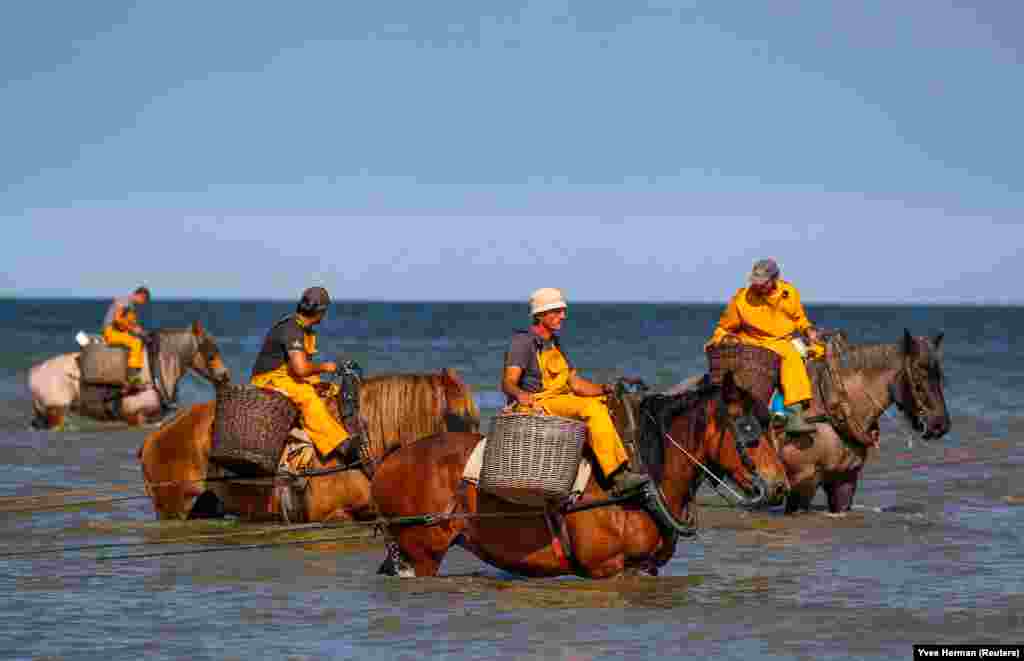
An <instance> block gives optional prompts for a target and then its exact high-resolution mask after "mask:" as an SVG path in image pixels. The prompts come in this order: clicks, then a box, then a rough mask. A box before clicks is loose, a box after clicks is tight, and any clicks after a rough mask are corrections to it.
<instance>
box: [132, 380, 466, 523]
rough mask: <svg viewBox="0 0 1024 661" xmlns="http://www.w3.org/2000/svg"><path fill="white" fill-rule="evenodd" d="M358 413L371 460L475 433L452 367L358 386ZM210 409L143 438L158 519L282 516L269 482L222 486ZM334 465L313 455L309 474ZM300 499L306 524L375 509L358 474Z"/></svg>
mask: <svg viewBox="0 0 1024 661" xmlns="http://www.w3.org/2000/svg"><path fill="white" fill-rule="evenodd" d="M359 407H360V412H361V414H362V415H363V417H364V418H366V420H367V422H368V426H367V432H368V433H367V436H368V441H369V442H368V450H369V455H370V457H371V458H372V459H379V458H381V457H382V456H383V455H384V453H385V452H387V451H389V450H391V449H394V448H397V447H399V446H400V445H402V444H403V443H408V442H410V441H412V440H414V439H416V438H420V437H422V436H426V435H430V434H436V433H438V432H441V431H448V430H457V431H476V430H477V429H478V428H479V412H478V410H477V407H476V403H475V402H474V400H473V393H472V391H471V389H470V388H469V387H468V386H467V385H466V384H465V383H463V381H462V379H461V378H460V377H459V375H458V373H457V372H455V370H452V369H445V370H443V371H442V372H441V373H440V374H422V375H420V374H400V375H388V376H376V377H371V378H368V379H366V381H364V382H363V384H362V386H361V388H360V396H359ZM214 409H215V403H214V402H212V401H211V402H205V403H203V404H196V405H194V406H192V407H191V408H190V409H189V410H188V411H185V412H184V413H182V414H181V415H179V416H178V417H177V418H175V419H174V420H172V421H170V422H168V423H167V424H166V425H164V426H163V427H161V428H160V429H158V430H157V431H155V432H153V433H152V434H150V435H149V436H147V437H146V439H145V441H143V444H142V447H141V448H139V452H138V457H139V461H140V464H141V466H142V475H143V479H144V480H145V481H146V485H147V492H148V493H149V494H150V497H151V498H152V501H153V509H154V510H155V511H156V514H157V517H158V518H161V519H173V518H184V517H187V516H192V517H208V516H216V515H220V514H223V513H231V514H237V515H238V516H240V517H242V518H246V519H260V518H279V517H280V516H281V514H282V503H281V502H280V501H281V498H282V496H287V494H288V492H287V491H282V490H280V489H274V488H273V486H271V485H270V484H267V483H266V482H267V480H262V481H261V480H241V479H239V480H229V481H225V480H224V477H225V476H224V473H223V471H221V470H220V469H219V467H217V466H216V465H212V464H211V462H210V459H209V457H210V450H211V448H212V445H213V417H214ZM314 455H315V453H314ZM337 466H338V460H337V459H335V458H333V457H332V458H331V459H329V460H328V461H327V462H326V463H323V462H321V461H320V460H319V459H318V458H316V457H315V456H314V457H313V459H312V463H311V464H310V465H309V466H307V468H306V470H316V469H321V468H332V467H337ZM208 478H211V479H210V481H209V482H207V479H208ZM300 500H301V501H302V502H300V503H297V510H298V511H299V512H301V513H302V514H301V516H300V517H298V518H300V519H302V520H306V521H325V520H328V519H348V518H353V517H365V516H369V515H370V514H371V513H372V511H373V507H372V503H371V501H370V485H369V480H368V479H367V477H366V475H365V474H364V473H363V471H361V470H346V471H341V472H337V473H331V474H329V475H322V476H317V477H311V478H309V479H308V481H307V486H306V488H305V491H304V492H303V494H302V497H301V498H300ZM292 520H294V517H293V518H292Z"/></svg>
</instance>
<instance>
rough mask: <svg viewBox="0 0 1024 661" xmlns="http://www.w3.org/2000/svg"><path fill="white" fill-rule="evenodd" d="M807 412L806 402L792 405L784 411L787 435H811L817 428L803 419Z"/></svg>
mask: <svg viewBox="0 0 1024 661" xmlns="http://www.w3.org/2000/svg"><path fill="white" fill-rule="evenodd" d="M806 411H807V404H806V402H801V403H799V404H794V405H793V406H790V407H788V409H787V410H786V413H787V415H786V433H787V434H812V433H814V432H816V431H818V428H817V427H815V426H814V425H812V424H811V423H809V422H807V420H805V419H804V413H806Z"/></svg>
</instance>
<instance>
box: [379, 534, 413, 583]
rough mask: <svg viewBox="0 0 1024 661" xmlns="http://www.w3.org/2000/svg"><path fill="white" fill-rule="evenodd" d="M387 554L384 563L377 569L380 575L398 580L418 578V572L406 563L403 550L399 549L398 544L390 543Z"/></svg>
mask: <svg viewBox="0 0 1024 661" xmlns="http://www.w3.org/2000/svg"><path fill="white" fill-rule="evenodd" d="M386 554H387V555H386V556H385V557H384V562H382V563H381V564H380V567H379V568H378V569H377V573H378V574H382V575H384V576H397V577H398V578H416V570H415V569H413V567H412V565H410V564H409V563H408V562H406V561H405V558H404V557H403V556H402V550H401V549H399V548H398V544H396V543H394V542H388V543H387V551H386Z"/></svg>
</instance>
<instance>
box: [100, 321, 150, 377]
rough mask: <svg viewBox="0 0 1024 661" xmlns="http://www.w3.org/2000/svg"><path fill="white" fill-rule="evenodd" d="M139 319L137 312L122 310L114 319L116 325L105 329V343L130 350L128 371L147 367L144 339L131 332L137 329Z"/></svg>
mask: <svg viewBox="0 0 1024 661" xmlns="http://www.w3.org/2000/svg"><path fill="white" fill-rule="evenodd" d="M138 324H139V317H138V315H136V314H135V310H132V309H130V308H129V309H127V310H122V311H121V313H120V314H118V315H117V317H116V318H115V319H114V323H112V324H110V325H109V326H107V327H105V328H104V329H103V341H104V342H106V343H107V345H108V346H112V347H125V348H127V349H128V369H130V370H141V369H142V368H143V366H144V365H145V354H144V353H143V342H142V338H141V337H139V336H138V335H135V334H133V333H132V332H131V330H132V329H134V328H137V327H138Z"/></svg>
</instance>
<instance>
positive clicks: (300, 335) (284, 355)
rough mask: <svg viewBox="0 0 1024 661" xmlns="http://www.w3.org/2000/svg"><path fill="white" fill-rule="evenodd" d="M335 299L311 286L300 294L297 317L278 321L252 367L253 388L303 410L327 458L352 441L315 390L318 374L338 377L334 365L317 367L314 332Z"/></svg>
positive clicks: (312, 436) (315, 442)
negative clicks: (265, 390) (274, 394)
mask: <svg viewBox="0 0 1024 661" xmlns="http://www.w3.org/2000/svg"><path fill="white" fill-rule="evenodd" d="M330 303H331V298H330V296H329V295H328V293H327V290H326V289H324V288H323V287H310V288H309V289H307V290H306V291H305V292H303V293H302V299H301V300H300V301H299V304H298V306H297V307H296V311H295V314H294V315H288V316H286V317H284V318H282V319H280V320H279V321H278V322H277V323H276V324H274V326H273V327H272V328H271V329H270V332H269V333H267V337H266V339H265V340H264V341H263V347H262V348H261V349H260V354H259V356H257V358H256V364H255V365H253V368H252V378H251V379H250V381H249V382H250V383H251V384H252V385H254V386H259V387H261V388H270V389H273V390H277V391H279V392H281V393H283V394H284V395H286V396H287V397H288V398H289V399H291V400H292V402H293V403H294V404H295V405H296V406H297V407H298V408H299V413H300V415H301V416H302V427H303V429H305V430H306V433H307V434H308V435H309V438H310V440H311V441H312V442H313V445H314V446H316V449H317V452H319V453H320V455H321V456H324V457H326V456H327V455H328V454H330V453H331V451H333V450H335V449H336V448H338V446H340V445H341V444H342V443H344V442H345V441H346V440H348V438H349V434H348V432H347V431H345V428H344V427H343V426H342V425H341V423H340V422H338V421H337V420H336V419H335V418H334V416H332V415H331V412H330V411H329V410H328V409H327V405H326V404H324V401H323V400H322V399H321V398H320V395H319V394H317V392H316V389H315V388H314V387H313V386H314V385H315V384H317V383H320V375H321V374H324V373H330V372H336V371H337V370H338V366H337V365H336V364H335V363H332V362H323V363H314V362H313V361H312V357H313V356H314V355H315V354H316V353H317V348H316V340H317V336H316V330H315V329H314V327H315V326H316V325H317V324H319V323H320V322H321V321H322V320H323V318H324V315H325V314H326V313H327V308H328V306H329V305H330Z"/></svg>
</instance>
